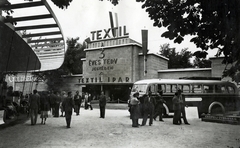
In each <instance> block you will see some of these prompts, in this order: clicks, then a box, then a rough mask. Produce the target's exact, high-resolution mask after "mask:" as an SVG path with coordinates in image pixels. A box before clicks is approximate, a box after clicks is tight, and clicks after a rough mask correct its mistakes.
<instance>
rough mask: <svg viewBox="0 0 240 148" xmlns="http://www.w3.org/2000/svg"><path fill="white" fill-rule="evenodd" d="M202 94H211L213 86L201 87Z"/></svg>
mask: <svg viewBox="0 0 240 148" xmlns="http://www.w3.org/2000/svg"><path fill="white" fill-rule="evenodd" d="M203 92H204V93H213V85H203Z"/></svg>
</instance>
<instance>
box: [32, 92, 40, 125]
mask: <svg viewBox="0 0 240 148" xmlns="http://www.w3.org/2000/svg"><path fill="white" fill-rule="evenodd" d="M39 107H40V96H39V95H38V94H37V90H36V89H35V90H33V94H32V95H30V98H29V108H30V113H31V125H35V124H36V123H37V117H38V110H39Z"/></svg>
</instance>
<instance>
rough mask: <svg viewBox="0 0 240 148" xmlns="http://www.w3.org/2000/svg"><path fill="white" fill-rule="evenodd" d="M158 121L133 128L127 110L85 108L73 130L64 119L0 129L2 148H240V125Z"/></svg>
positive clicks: (74, 117)
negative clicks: (103, 116) (100, 113)
mask: <svg viewBox="0 0 240 148" xmlns="http://www.w3.org/2000/svg"><path fill="white" fill-rule="evenodd" d="M164 120H165V122H159V121H155V122H154V123H153V125H152V126H148V125H147V126H144V127H140V128H132V127H131V120H130V119H129V113H128V111H127V110H106V118H105V119H102V118H99V109H94V110H92V111H90V110H84V109H81V115H80V116H76V115H75V114H74V115H73V117H72V125H71V128H70V129H67V128H66V126H65V125H66V124H65V119H64V118H63V117H59V118H53V117H50V118H48V120H47V124H46V125H41V124H39V123H40V119H39V120H38V124H37V125H35V126H31V125H30V121H27V122H25V123H23V124H19V125H15V126H11V127H9V128H5V129H2V130H0V133H1V134H0V148H2V147H4V148H5V147H6V148H7V147H21V148H25V147H26V148H35V147H36V148H46V147H47V148H48V147H51V148H55V147H58V148H59V147H71V148H78V147H79V148H82V147H84V148H86V147H92V148H154V147H160V148H161V147H164V148H176V147H178V148H207V147H208V148H229V147H232V148H239V147H240V128H239V127H240V126H239V125H229V124H220V123H210V122H202V121H201V120H198V119H191V120H189V122H190V123H191V125H184V124H183V125H180V126H178V125H173V124H172V119H171V118H167V119H164ZM140 122H141V119H140Z"/></svg>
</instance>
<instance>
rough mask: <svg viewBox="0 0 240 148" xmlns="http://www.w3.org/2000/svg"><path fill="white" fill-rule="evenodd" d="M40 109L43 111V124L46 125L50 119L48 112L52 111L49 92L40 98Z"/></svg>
mask: <svg viewBox="0 0 240 148" xmlns="http://www.w3.org/2000/svg"><path fill="white" fill-rule="evenodd" d="M40 109H41V116H40V117H41V119H42V122H41V124H46V120H47V118H48V111H50V98H49V97H48V94H47V92H43V93H42V94H41V96H40Z"/></svg>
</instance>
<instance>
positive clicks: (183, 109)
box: [178, 89, 190, 125]
mask: <svg viewBox="0 0 240 148" xmlns="http://www.w3.org/2000/svg"><path fill="white" fill-rule="evenodd" d="M178 98H179V104H180V110H181V115H182V118H183V121H184V123H185V124H187V125H190V124H189V123H188V121H187V117H186V111H185V96H184V95H183V94H182V90H181V89H178ZM180 117H181V116H180ZM181 123H182V121H181V118H180V124H181Z"/></svg>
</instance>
